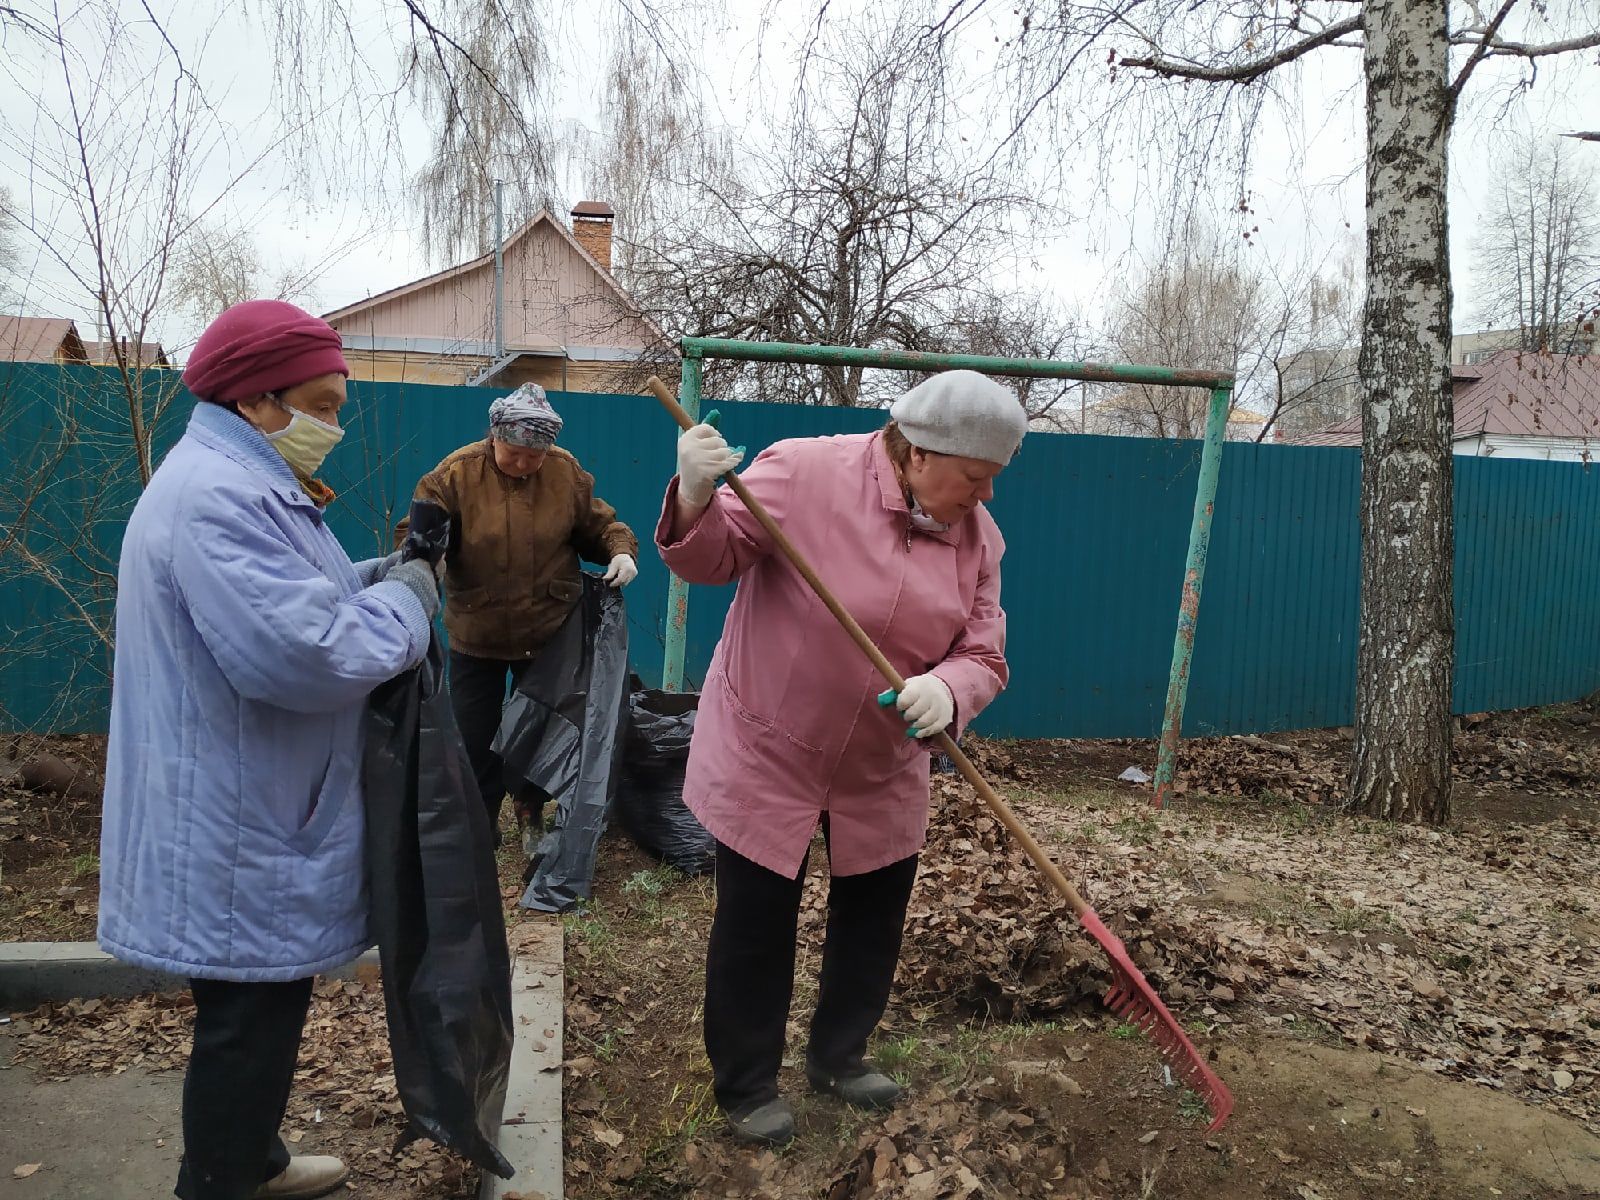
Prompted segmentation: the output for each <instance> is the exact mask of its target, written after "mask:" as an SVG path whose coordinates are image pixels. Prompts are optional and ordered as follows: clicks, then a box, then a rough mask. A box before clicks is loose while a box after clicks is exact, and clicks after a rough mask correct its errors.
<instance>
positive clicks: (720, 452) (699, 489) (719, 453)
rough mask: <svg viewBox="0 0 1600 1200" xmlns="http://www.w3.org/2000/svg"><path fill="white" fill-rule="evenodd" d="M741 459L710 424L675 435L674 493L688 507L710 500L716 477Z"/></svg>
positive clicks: (739, 454) (699, 505)
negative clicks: (676, 491) (676, 466)
mask: <svg viewBox="0 0 1600 1200" xmlns="http://www.w3.org/2000/svg"><path fill="white" fill-rule="evenodd" d="M742 461H744V451H742V450H734V449H732V448H731V447H730V446H729V445H728V443H727V440H726V439H724V438H723V436H722V435H721V434H720V433H718V432H717V431H716V430H715V429H713V428H712V427H711V426H710V425H696V426H695V427H694V428H692V429H688V430H685V431H684V432H683V434H682V435H681V436H680V437H679V438H678V495H679V496H681V497H682V498H683V502H684V503H685V504H687V505H688V506H689V507H690V508H704V507H705V506H706V505H708V504H710V503H711V494H712V493H713V492H715V491H716V490H717V480H719V479H721V478H722V477H723V476H724V475H726V474H727V473H728V472H729V471H731V470H733V469H734V468H735V467H737V466H738V465H739V464H740V463H741V462H742Z"/></svg>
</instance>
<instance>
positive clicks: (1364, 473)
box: [1349, 0, 1455, 822]
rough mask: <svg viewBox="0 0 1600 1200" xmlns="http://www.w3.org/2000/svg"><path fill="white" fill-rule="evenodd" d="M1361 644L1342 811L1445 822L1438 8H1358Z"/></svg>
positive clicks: (1445, 509)
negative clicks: (1363, 255)
mask: <svg viewBox="0 0 1600 1200" xmlns="http://www.w3.org/2000/svg"><path fill="white" fill-rule="evenodd" d="M1364 12H1365V25H1366V48H1365V51H1364V54H1365V60H1366V81H1367V299H1366V307H1365V311H1364V314H1363V320H1362V340H1361V377H1362V386H1363V388H1364V390H1365V404H1364V405H1363V421H1362V435H1361V444H1362V460H1361V638H1360V648H1359V652H1358V675H1357V685H1356V725H1355V731H1356V734H1355V736H1356V744H1355V757H1354V761H1353V764H1352V768H1351V779H1350V800H1349V804H1350V807H1351V808H1352V809H1354V810H1356V811H1358V812H1361V813H1365V814H1367V815H1370V816H1374V817H1383V818H1388V819H1397V820H1428V821H1434V822H1440V821H1444V820H1445V819H1446V818H1447V817H1448V816H1449V814H1450V735H1451V722H1450V700H1451V683H1452V679H1453V674H1454V662H1453V658H1454V650H1455V622H1454V597H1453V579H1454V569H1453V568H1454V564H1453V561H1452V556H1453V553H1454V529H1453V524H1452V522H1453V507H1454V506H1453V503H1452V496H1451V460H1450V454H1451V447H1450V443H1451V434H1452V423H1453V413H1452V405H1451V398H1450V271H1449V260H1448V255H1447V251H1448V245H1447V243H1448V229H1447V222H1446V215H1445V184H1446V157H1447V156H1446V150H1447V147H1448V144H1449V133H1450V123H1451V119H1452V116H1453V109H1454V102H1453V97H1452V95H1451V92H1450V88H1449V85H1448V79H1447V73H1448V69H1449V61H1448V47H1449V38H1448V34H1447V29H1446V23H1445V22H1446V2H1445V0H1367V3H1366V5H1365V8H1364Z"/></svg>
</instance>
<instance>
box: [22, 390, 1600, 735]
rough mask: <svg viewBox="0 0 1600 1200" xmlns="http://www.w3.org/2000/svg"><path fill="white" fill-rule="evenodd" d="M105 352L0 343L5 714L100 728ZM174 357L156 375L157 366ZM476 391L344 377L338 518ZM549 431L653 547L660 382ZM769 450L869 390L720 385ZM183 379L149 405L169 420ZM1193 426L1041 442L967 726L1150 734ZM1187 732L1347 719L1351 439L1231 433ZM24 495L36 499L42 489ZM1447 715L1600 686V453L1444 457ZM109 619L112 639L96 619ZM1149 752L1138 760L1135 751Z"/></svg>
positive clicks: (1185, 525) (656, 598)
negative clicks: (764, 396) (1450, 522)
mask: <svg viewBox="0 0 1600 1200" xmlns="http://www.w3.org/2000/svg"><path fill="white" fill-rule="evenodd" d="M110 375H111V373H110V372H107V371H104V370H97V369H95V368H89V367H68V368H60V367H54V366H44V365H35V364H0V728H5V729H13V730H14V729H21V728H33V729H56V730H61V731H78V730H96V729H103V728H104V724H105V713H106V704H107V697H108V693H107V687H108V682H109V670H110V657H109V646H108V642H107V640H106V638H107V637H108V636H109V618H110V613H111V604H112V601H113V598H114V582H115V561H116V560H115V556H116V552H117V549H118V547H119V546H120V541H121V528H122V524H123V522H124V521H125V520H126V516H127V513H128V511H129V510H130V509H131V507H132V504H133V502H134V500H135V499H136V497H137V493H138V484H137V472H136V470H135V469H134V467H133V461H134V460H133V457H132V445H131V440H130V439H129V438H128V436H127V434H126V432H125V431H126V427H127V419H126V414H125V411H122V410H123V409H125V403H124V402H123V401H122V399H121V397H120V396H119V394H118V389H117V387H116V386H114V380H112V379H111V378H110ZM172 382H173V381H172V377H171V376H167V377H166V384H167V386H169V387H170V386H171V385H172ZM499 394H500V393H499V392H496V391H490V390H479V389H464V388H444V387H418V386H410V385H407V386H401V385H398V384H364V383H363V384H356V385H354V387H353V388H352V396H353V399H354V422H353V427H352V432H351V433H350V435H349V437H347V438H346V440H345V442H344V443H342V444H341V445H340V446H339V448H338V449H337V450H336V451H335V452H334V454H333V456H332V458H331V459H330V462H329V465H330V477H331V479H332V482H333V484H334V486H335V487H336V488H338V489H339V491H340V493H341V494H340V498H339V500H338V502H337V503H336V504H335V506H334V508H333V510H332V513H331V521H332V523H333V526H334V528H335V529H336V530H337V531H338V533H339V535H340V537H341V539H342V540H343V541H344V543H345V545H346V546H347V547H348V548H349V549H350V551H351V553H352V554H354V555H357V556H365V555H368V554H372V553H375V552H376V551H377V550H378V549H379V548H380V547H381V546H382V544H383V531H384V529H385V528H386V526H387V523H388V520H389V518H390V517H391V516H392V515H393V514H394V513H395V512H396V511H398V510H399V508H400V507H402V506H403V505H404V504H405V502H406V501H407V500H408V499H409V497H410V492H411V487H412V485H413V483H414V482H415V480H416V479H417V478H418V477H419V476H420V475H421V474H423V473H424V472H425V471H426V470H428V469H429V468H431V467H432V466H433V465H434V464H436V463H437V462H438V461H439V460H440V459H441V458H443V457H444V456H445V454H447V453H449V452H450V451H451V450H453V449H455V448H456V447H457V446H460V445H462V444H464V443H466V442H468V441H471V440H473V439H474V438H476V437H479V436H481V435H482V433H483V429H484V417H485V412H486V410H487V407H488V404H489V401H490V400H492V399H493V398H495V397H496V396H497V395H499ZM554 401H555V403H556V405H557V407H558V408H559V409H560V410H561V412H562V414H563V415H564V416H565V417H566V419H567V426H566V430H565V431H564V432H563V435H562V443H563V444H564V445H565V446H567V447H568V448H569V449H571V450H572V451H573V452H574V453H575V454H577V455H578V457H579V458H580V459H581V460H583V462H584V463H585V465H586V466H588V467H589V468H590V469H591V470H592V471H593V472H594V473H595V475H596V476H597V478H598V480H599V490H600V492H601V494H602V495H604V496H605V497H606V498H607V499H608V500H610V501H611V502H612V503H614V504H615V505H617V507H618V510H619V511H620V513H621V514H622V517H623V519H624V520H626V521H628V522H629V523H630V524H632V525H633V526H634V528H635V529H636V530H637V531H638V532H639V534H640V538H641V540H642V541H645V542H648V540H649V536H650V532H651V530H652V529H653V528H654V525H655V522H656V519H657V516H658V515H659V512H660V506H661V497H662V493H663V491H664V489H665V485H666V481H667V476H668V475H669V474H670V472H671V469H672V467H671V464H672V453H673V441H674V438H675V437H676V429H675V428H674V427H673V425H672V423H671V422H670V421H668V420H667V419H666V418H665V417H664V416H663V415H662V413H661V410H660V408H659V406H658V405H657V404H656V402H655V401H654V400H652V399H649V398H646V397H641V396H591V395H568V396H559V395H558V396H556V397H554ZM720 407H722V408H723V425H724V428H725V429H727V430H728V431H729V433H730V435H731V436H732V437H733V439H734V440H735V441H737V442H741V443H744V444H745V445H747V446H748V447H749V448H750V451H751V453H752V454H753V453H755V452H757V451H758V450H760V449H761V448H762V447H764V446H767V445H770V444H771V443H773V442H775V441H778V440H781V439H783V438H789V437H808V436H816V435H821V434H828V433H851V432H865V431H867V430H869V429H873V428H876V427H877V426H878V425H880V424H881V423H882V421H883V413H881V412H877V411H851V410H843V409H836V408H802V407H796V406H785V405H766V404H722V405H720ZM186 417H187V401H186V399H184V398H182V397H175V399H174V402H173V403H172V404H171V405H169V408H168V410H167V412H166V413H165V414H164V415H163V416H162V419H161V420H160V421H158V428H157V437H156V442H157V445H156V449H157V451H158V453H159V452H161V451H164V450H165V448H166V447H167V446H170V445H171V443H172V441H173V439H174V438H175V437H176V436H177V435H178V434H179V433H180V432H181V427H182V422H183V420H185V419H186ZM1201 449H1202V447H1201V444H1200V443H1199V442H1173V441H1157V440H1152V439H1141V438H1100V437H1064V436H1050V435H1034V436H1030V437H1029V438H1028V440H1027V441H1026V442H1025V443H1024V444H1023V449H1022V453H1021V454H1020V455H1018V457H1017V460H1016V462H1015V463H1014V464H1013V465H1012V466H1011V467H1010V468H1009V469H1008V470H1007V471H1006V473H1005V474H1004V475H1003V476H1002V477H1001V479H1000V485H999V489H998V493H997V495H996V497H995V501H994V504H993V505H992V509H993V512H994V514H995V518H996V520H997V521H998V522H999V524H1000V527H1001V529H1002V530H1004V532H1005V535H1006V541H1007V544H1008V547H1009V549H1008V552H1007V556H1006V562H1005V596H1004V602H1005V607H1006V611H1007V613H1008V615H1009V617H1010V657H1011V664H1012V682H1011V686H1010V688H1008V689H1007V691H1006V692H1005V693H1003V694H1002V695H1001V697H1000V698H999V699H998V700H997V701H996V702H995V704H994V705H993V706H992V707H991V708H990V709H989V710H988V712H986V713H985V714H984V717H983V719H982V721H980V722H979V725H978V728H979V729H980V730H981V731H982V732H985V733H989V734H994V735H997V736H1014V737H1051V736H1056V737H1151V736H1154V735H1155V734H1156V733H1157V732H1158V731H1159V729H1160V727H1161V718H1162V713H1163V709H1164V707H1165V703H1166V694H1167V690H1168V681H1169V680H1168V676H1169V670H1170V667H1171V661H1172V649H1173V636H1172V633H1173V631H1172V618H1173V608H1174V606H1175V604H1176V602H1177V599H1178V584H1179V581H1178V580H1177V579H1176V578H1175V576H1174V565H1175V564H1181V563H1182V562H1183V559H1184V554H1185V548H1186V545H1187V539H1188V534H1189V528H1190V524H1191V520H1192V512H1191V511H1190V503H1191V501H1192V498H1193V496H1194V494H1195V489H1196V485H1197V483H1198V478H1199V469H1200V461H1201ZM1221 462H1222V465H1221V471H1220V476H1219V482H1218V487H1217V495H1216V505H1215V517H1214V522H1213V525H1212V537H1211V547H1210V561H1209V566H1208V570H1207V575H1206V582H1205V630H1204V635H1203V636H1201V637H1200V638H1198V639H1197V641H1196V643H1195V654H1194V660H1193V668H1192V672H1191V678H1190V685H1189V694H1188V703H1187V706H1186V710H1185V718H1184V723H1185V732H1186V733H1188V734H1189V735H1190V736H1193V735H1196V734H1207V733H1243V732H1261V731H1269V730H1277V729H1294V728H1306V727H1315V726H1325V725H1343V724H1348V723H1349V722H1350V720H1351V715H1352V713H1353V710H1354V690H1355V661H1356V652H1355V648H1356V628H1357V625H1356V617H1357V596H1358V586H1359V583H1358V581H1359V572H1358V565H1359V491H1360V458H1359V455H1358V453H1357V452H1356V451H1354V450H1348V449H1331V448H1306V447H1292V446H1254V445H1246V444H1239V443H1232V442H1230V443H1226V444H1225V445H1224V446H1223V447H1222V450H1221ZM30 497H31V499H30ZM1455 511H1456V534H1457V538H1456V545H1457V550H1456V555H1457V561H1456V580H1457V584H1456V586H1457V606H1456V612H1457V621H1456V627H1457V634H1458V637H1457V666H1456V699H1455V708H1456V711H1457V712H1475V711H1480V710H1485V709H1493V708H1509V707H1519V706H1524V705H1533V704H1548V703H1554V702H1558V701H1562V700H1568V699H1573V698H1577V697H1581V696H1584V695H1587V694H1589V693H1590V692H1593V691H1595V690H1596V689H1600V471H1594V470H1590V469H1588V468H1586V467H1585V466H1583V465H1582V464H1574V463H1535V462H1504V461H1497V460H1494V459H1457V460H1456V502H1455ZM667 589H668V577H667V572H666V570H665V568H664V567H663V566H662V564H661V562H660V559H659V558H658V557H657V556H656V555H654V554H652V553H651V552H650V551H649V549H648V547H647V548H646V549H645V551H644V553H643V554H642V555H641V559H640V577H639V579H638V581H637V582H636V583H635V584H634V585H633V586H632V587H630V588H629V589H628V611H629V620H630V623H631V628H630V631H629V632H630V644H631V645H632V646H633V648H634V655H635V659H634V664H633V665H634V668H635V669H636V670H637V671H638V672H639V673H640V675H642V676H643V677H644V678H645V679H646V680H647V681H649V682H651V683H653V684H654V683H659V681H660V679H661V667H662V661H663V656H664V650H665V643H666V634H667V625H668V622H667ZM731 595H732V589H730V588H700V589H696V591H695V594H694V603H693V605H692V606H691V609H690V612H689V620H688V624H687V626H686V629H685V639H684V640H685V663H686V673H687V676H688V678H689V679H690V680H691V681H694V680H697V679H699V678H701V677H702V675H703V672H704V670H705V667H706V664H707V663H708V662H709V660H710V656H711V651H712V648H713V647H714V646H715V644H716V640H717V637H718V636H719V635H720V633H721V628H722V620H723V617H724V615H725V613H726V611H727V605H728V602H729V600H730V598H731ZM102 632H104V633H105V635H106V636H105V637H102ZM1145 765H1148V764H1145Z"/></svg>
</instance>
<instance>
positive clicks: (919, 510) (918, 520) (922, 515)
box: [911, 496, 950, 533]
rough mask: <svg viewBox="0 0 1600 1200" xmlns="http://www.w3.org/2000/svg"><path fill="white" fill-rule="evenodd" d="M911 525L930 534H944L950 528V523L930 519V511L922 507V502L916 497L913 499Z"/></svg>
mask: <svg viewBox="0 0 1600 1200" xmlns="http://www.w3.org/2000/svg"><path fill="white" fill-rule="evenodd" d="M911 524H912V525H913V526H915V527H916V528H918V529H921V530H924V531H925V532H928V533H943V532H944V531H945V530H946V529H949V528H950V526H949V524H948V523H946V522H944V521H936V520H935V519H934V518H932V517H930V516H929V515H928V511H927V510H926V509H925V508H923V507H922V501H921V500H918V499H917V498H916V496H912V497H911Z"/></svg>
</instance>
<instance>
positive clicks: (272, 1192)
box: [256, 1155, 350, 1200]
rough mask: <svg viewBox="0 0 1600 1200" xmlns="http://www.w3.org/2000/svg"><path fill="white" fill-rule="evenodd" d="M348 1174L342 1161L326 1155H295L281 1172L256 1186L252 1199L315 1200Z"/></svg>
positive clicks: (340, 1183)
mask: <svg viewBox="0 0 1600 1200" xmlns="http://www.w3.org/2000/svg"><path fill="white" fill-rule="evenodd" d="M349 1177H350V1172H349V1171H347V1170H345V1167H344V1164H343V1163H342V1162H340V1161H339V1160H338V1159H337V1158H331V1157H328V1156H326V1155H306V1156H301V1155H296V1156H295V1157H293V1158H291V1159H290V1160H289V1165H288V1166H287V1167H285V1168H284V1169H283V1173H282V1174H279V1175H274V1176H273V1177H272V1178H271V1179H269V1180H267V1181H266V1182H265V1183H263V1184H262V1185H261V1186H260V1187H258V1188H257V1189H256V1200H316V1198H317V1197H318V1196H326V1195H327V1194H328V1193H329V1192H331V1191H334V1190H336V1189H338V1188H339V1187H341V1186H342V1185H343V1184H344V1181H345V1180H346V1179H348V1178H349Z"/></svg>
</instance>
